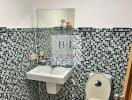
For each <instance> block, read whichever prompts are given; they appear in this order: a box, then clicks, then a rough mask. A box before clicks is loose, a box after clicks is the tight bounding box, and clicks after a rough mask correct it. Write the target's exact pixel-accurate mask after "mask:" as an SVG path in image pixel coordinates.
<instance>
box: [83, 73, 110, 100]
mask: <svg viewBox="0 0 132 100" xmlns="http://www.w3.org/2000/svg"><path fill="white" fill-rule="evenodd" d="M111 80H112V76H111V75H108V74H104V73H90V74H89V79H88V81H87V83H86V89H85V92H86V99H85V100H109V97H110V93H111Z"/></svg>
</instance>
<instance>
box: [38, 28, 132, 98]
mask: <svg viewBox="0 0 132 100" xmlns="http://www.w3.org/2000/svg"><path fill="white" fill-rule="evenodd" d="M74 32H75V31H74ZM131 32H132V30H131V29H129V28H128V29H127V28H113V29H109V28H105V29H97V28H85V29H84V30H81V29H80V31H76V32H75V34H78V37H81V40H80V39H79V40H76V39H75V41H76V43H75V47H77V48H75V52H76V53H75V54H74V55H75V58H79V59H81V60H79V61H78V60H77V59H75V62H77V63H76V64H75V66H74V67H75V69H74V72H73V75H72V77H71V79H69V80H68V81H67V82H66V84H65V85H64V86H63V87H62V89H61V90H60V91H59V93H58V94H56V95H51V94H48V93H47V92H46V88H45V87H46V86H45V83H41V84H40V87H41V88H40V94H44V95H40V100H85V84H86V82H87V80H88V75H89V73H90V72H104V73H107V74H110V75H112V76H113V79H112V80H113V81H112V96H111V99H110V100H113V94H114V93H118V94H122V88H123V80H124V74H125V70H126V66H127V60H128V59H127V58H128V52H129V45H130V44H131V43H132V33H131ZM55 33H58V34H59V32H57V31H55V30H54V34H55ZM71 34H72V33H71ZM41 35H44V34H41ZM41 35H40V36H41ZM41 37H42V36H41ZM38 40H41V39H38ZM78 62H79V63H78ZM80 62H81V63H80ZM72 80H74V81H75V83H74V82H73V81H72Z"/></svg>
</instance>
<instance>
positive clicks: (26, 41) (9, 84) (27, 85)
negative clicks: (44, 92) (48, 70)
mask: <svg viewBox="0 0 132 100" xmlns="http://www.w3.org/2000/svg"><path fill="white" fill-rule="evenodd" d="M35 34H36V33H34V32H32V31H29V30H27V29H25V30H24V31H22V30H18V29H8V30H7V32H6V33H0V100H38V98H39V97H38V95H39V94H38V93H39V92H38V82H36V81H29V80H27V79H26V76H25V75H26V72H27V71H29V70H31V69H32V68H34V67H35V66H36V62H31V61H30V59H29V57H28V53H29V52H30V50H35V38H34V37H35Z"/></svg>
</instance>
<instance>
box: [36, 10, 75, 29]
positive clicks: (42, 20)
mask: <svg viewBox="0 0 132 100" xmlns="http://www.w3.org/2000/svg"><path fill="white" fill-rule="evenodd" d="M36 13H37V27H38V28H42V27H68V28H72V27H74V16H75V9H74V8H65V9H38V10H37V11H36Z"/></svg>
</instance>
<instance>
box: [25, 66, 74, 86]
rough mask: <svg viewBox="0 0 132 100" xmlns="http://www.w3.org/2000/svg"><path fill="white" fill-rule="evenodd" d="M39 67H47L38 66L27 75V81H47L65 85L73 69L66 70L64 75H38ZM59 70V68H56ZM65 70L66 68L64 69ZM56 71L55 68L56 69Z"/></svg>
mask: <svg viewBox="0 0 132 100" xmlns="http://www.w3.org/2000/svg"><path fill="white" fill-rule="evenodd" d="M38 67H42V68H44V67H46V66H37V67H35V68H33V69H32V70H30V71H29V72H27V73H26V76H27V79H30V80H37V81H45V82H51V83H58V84H64V83H65V82H66V81H67V79H68V78H69V77H70V76H71V75H72V70H73V68H66V69H67V70H66V71H65V72H64V73H63V74H58V75H56V74H52V73H51V74H50V73H38V72H37V73H36V72H34V71H35V70H37V69H38ZM56 68H58V67H56ZM63 68H65V67H63ZM54 69H55V68H54Z"/></svg>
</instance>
